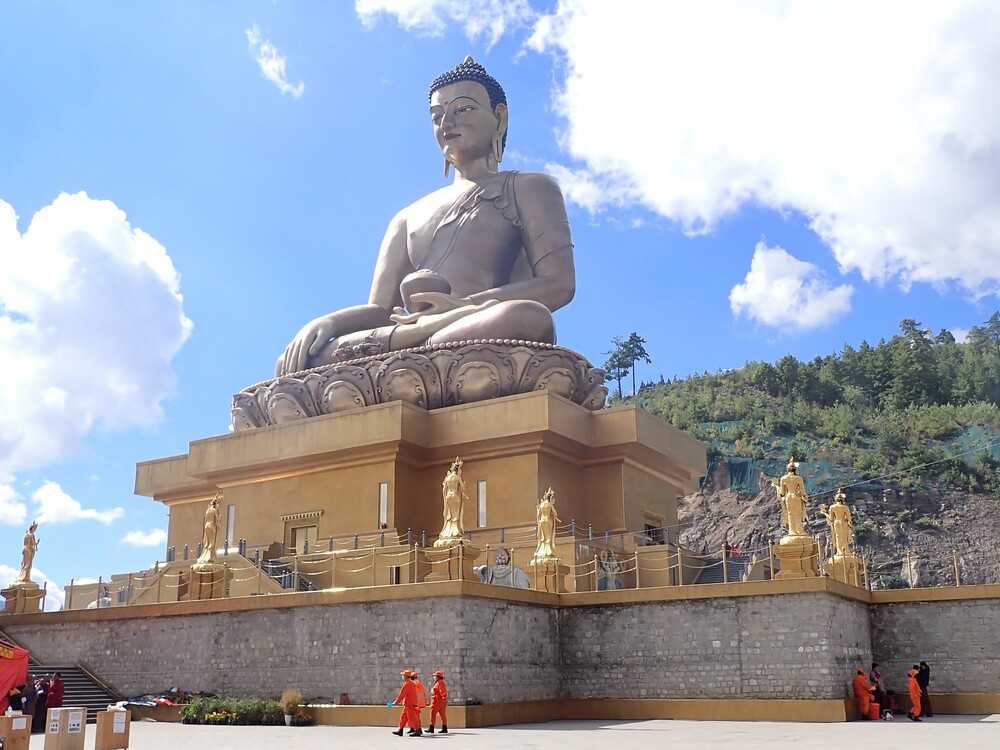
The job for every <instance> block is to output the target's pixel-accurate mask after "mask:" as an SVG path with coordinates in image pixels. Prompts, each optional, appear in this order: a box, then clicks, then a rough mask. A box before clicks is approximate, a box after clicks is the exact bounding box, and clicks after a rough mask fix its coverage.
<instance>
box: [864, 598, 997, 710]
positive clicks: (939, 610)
mask: <svg viewBox="0 0 1000 750" xmlns="http://www.w3.org/2000/svg"><path fill="white" fill-rule="evenodd" d="M871 623H872V647H873V651H874V658H875V661H877V662H878V663H879V665H880V666H879V669H880V671H881V672H882V675H883V677H884V679H885V681H886V685H887V686H888V687H890V688H892V689H894V690H896V691H897V692H906V673H907V671H908V670H909V669H910V668H911V667H912V666H913V665H914V664H917V663H919V662H920V661H921V660H923V661H926V662H927V663H928V664H930V666H931V692H932V693H1000V635H998V634H1000V599H964V600H956V601H933V602H900V603H894V604H877V605H873V606H872V607H871Z"/></svg>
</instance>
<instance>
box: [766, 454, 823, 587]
mask: <svg viewBox="0 0 1000 750" xmlns="http://www.w3.org/2000/svg"><path fill="white" fill-rule="evenodd" d="M798 468H799V465H798V463H797V462H796V461H795V457H794V456H793V457H792V458H791V459H789V461H788V466H786V467H785V474H784V476H782V477H781V479H777V480H774V479H772V480H771V486H772V487H774V489H775V490H777V492H778V499H779V500H780V501H781V510H782V514H781V515H782V520H783V521H784V523H785V528H786V529H788V533H787V534H785V535H784V536H783V537H782V538H781V541H780V542H778V543H777V544H776V545H775V547H774V554H775V555H776V556H777V557H778V560H779V562H780V566H781V570H780V571H779V572H778V575H777V576H775V577H776V578H779V579H782V578H812V577H815V576H818V575H819V547H818V546H817V545H816V540H815V539H813V538H812V537H811V536H810V535H809V533H808V532H807V531H806V504H807V503H808V502H809V494H808V493H807V492H806V483H805V482H804V481H803V480H802V477H801V476H799V473H798Z"/></svg>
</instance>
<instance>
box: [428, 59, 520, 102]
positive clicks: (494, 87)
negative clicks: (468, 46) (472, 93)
mask: <svg viewBox="0 0 1000 750" xmlns="http://www.w3.org/2000/svg"><path fill="white" fill-rule="evenodd" d="M459 81H475V82H476V83H478V84H481V85H482V87H483V88H484V89H486V93H487V94H489V97H490V109H493V110H495V109H496V108H497V105H498V104H506V103H507V94H505V93H504V90H503V86H501V85H500V82H499V81H498V80H497V79H496V78H494V77H493V76H491V75H490V74H489V73H487V72H486V68H484V67H483V66H482V65H480V64H479V63H477V62H476V61H475V60H473V59H472V57H466V58H465V59H464V60H463V61H462V62H461V63H459V64H458V65H456V66H455V67H454V68H452V69H451V70H449V71H448V72H447V73H442V74H441V75H439V76H438V77H437V78H435V79H434V80H433V81H432V82H431V87H430V89H429V90H428V91H427V99H428V100H430V98H431V96H433V95H434V92H435V91H437V90H438V89H440V88H444V87H445V86H449V85H451V84H453V83H458V82H459Z"/></svg>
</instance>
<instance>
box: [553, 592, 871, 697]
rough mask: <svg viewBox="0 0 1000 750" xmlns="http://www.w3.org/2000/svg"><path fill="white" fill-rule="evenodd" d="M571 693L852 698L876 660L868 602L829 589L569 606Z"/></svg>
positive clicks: (565, 651) (564, 628) (565, 638)
mask: <svg viewBox="0 0 1000 750" xmlns="http://www.w3.org/2000/svg"><path fill="white" fill-rule="evenodd" d="M560 644H561V652H562V662H563V664H562V694H563V695H564V696H566V697H571V698H600V697H603V698H803V699H804V698H843V697H846V696H847V695H848V693H847V689H848V686H849V684H850V680H851V678H852V676H853V672H854V669H855V668H856V667H857V666H859V665H864V664H867V663H868V662H870V660H871V637H870V632H869V626H868V608H867V606H866V605H864V604H861V603H859V602H853V601H847V600H845V599H841V598H839V597H836V596H832V595H829V594H823V593H805V594H785V595H782V596H757V597H731V598H718V599H701V600H682V601H668V602H642V603H636V604H621V605H610V606H608V605H605V606H594V607H572V608H565V609H563V610H562V611H561V613H560Z"/></svg>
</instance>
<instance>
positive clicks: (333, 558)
mask: <svg viewBox="0 0 1000 750" xmlns="http://www.w3.org/2000/svg"><path fill="white" fill-rule="evenodd" d="M330 585H331V586H333V587H334V588H337V553H336V552H331V553H330Z"/></svg>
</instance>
